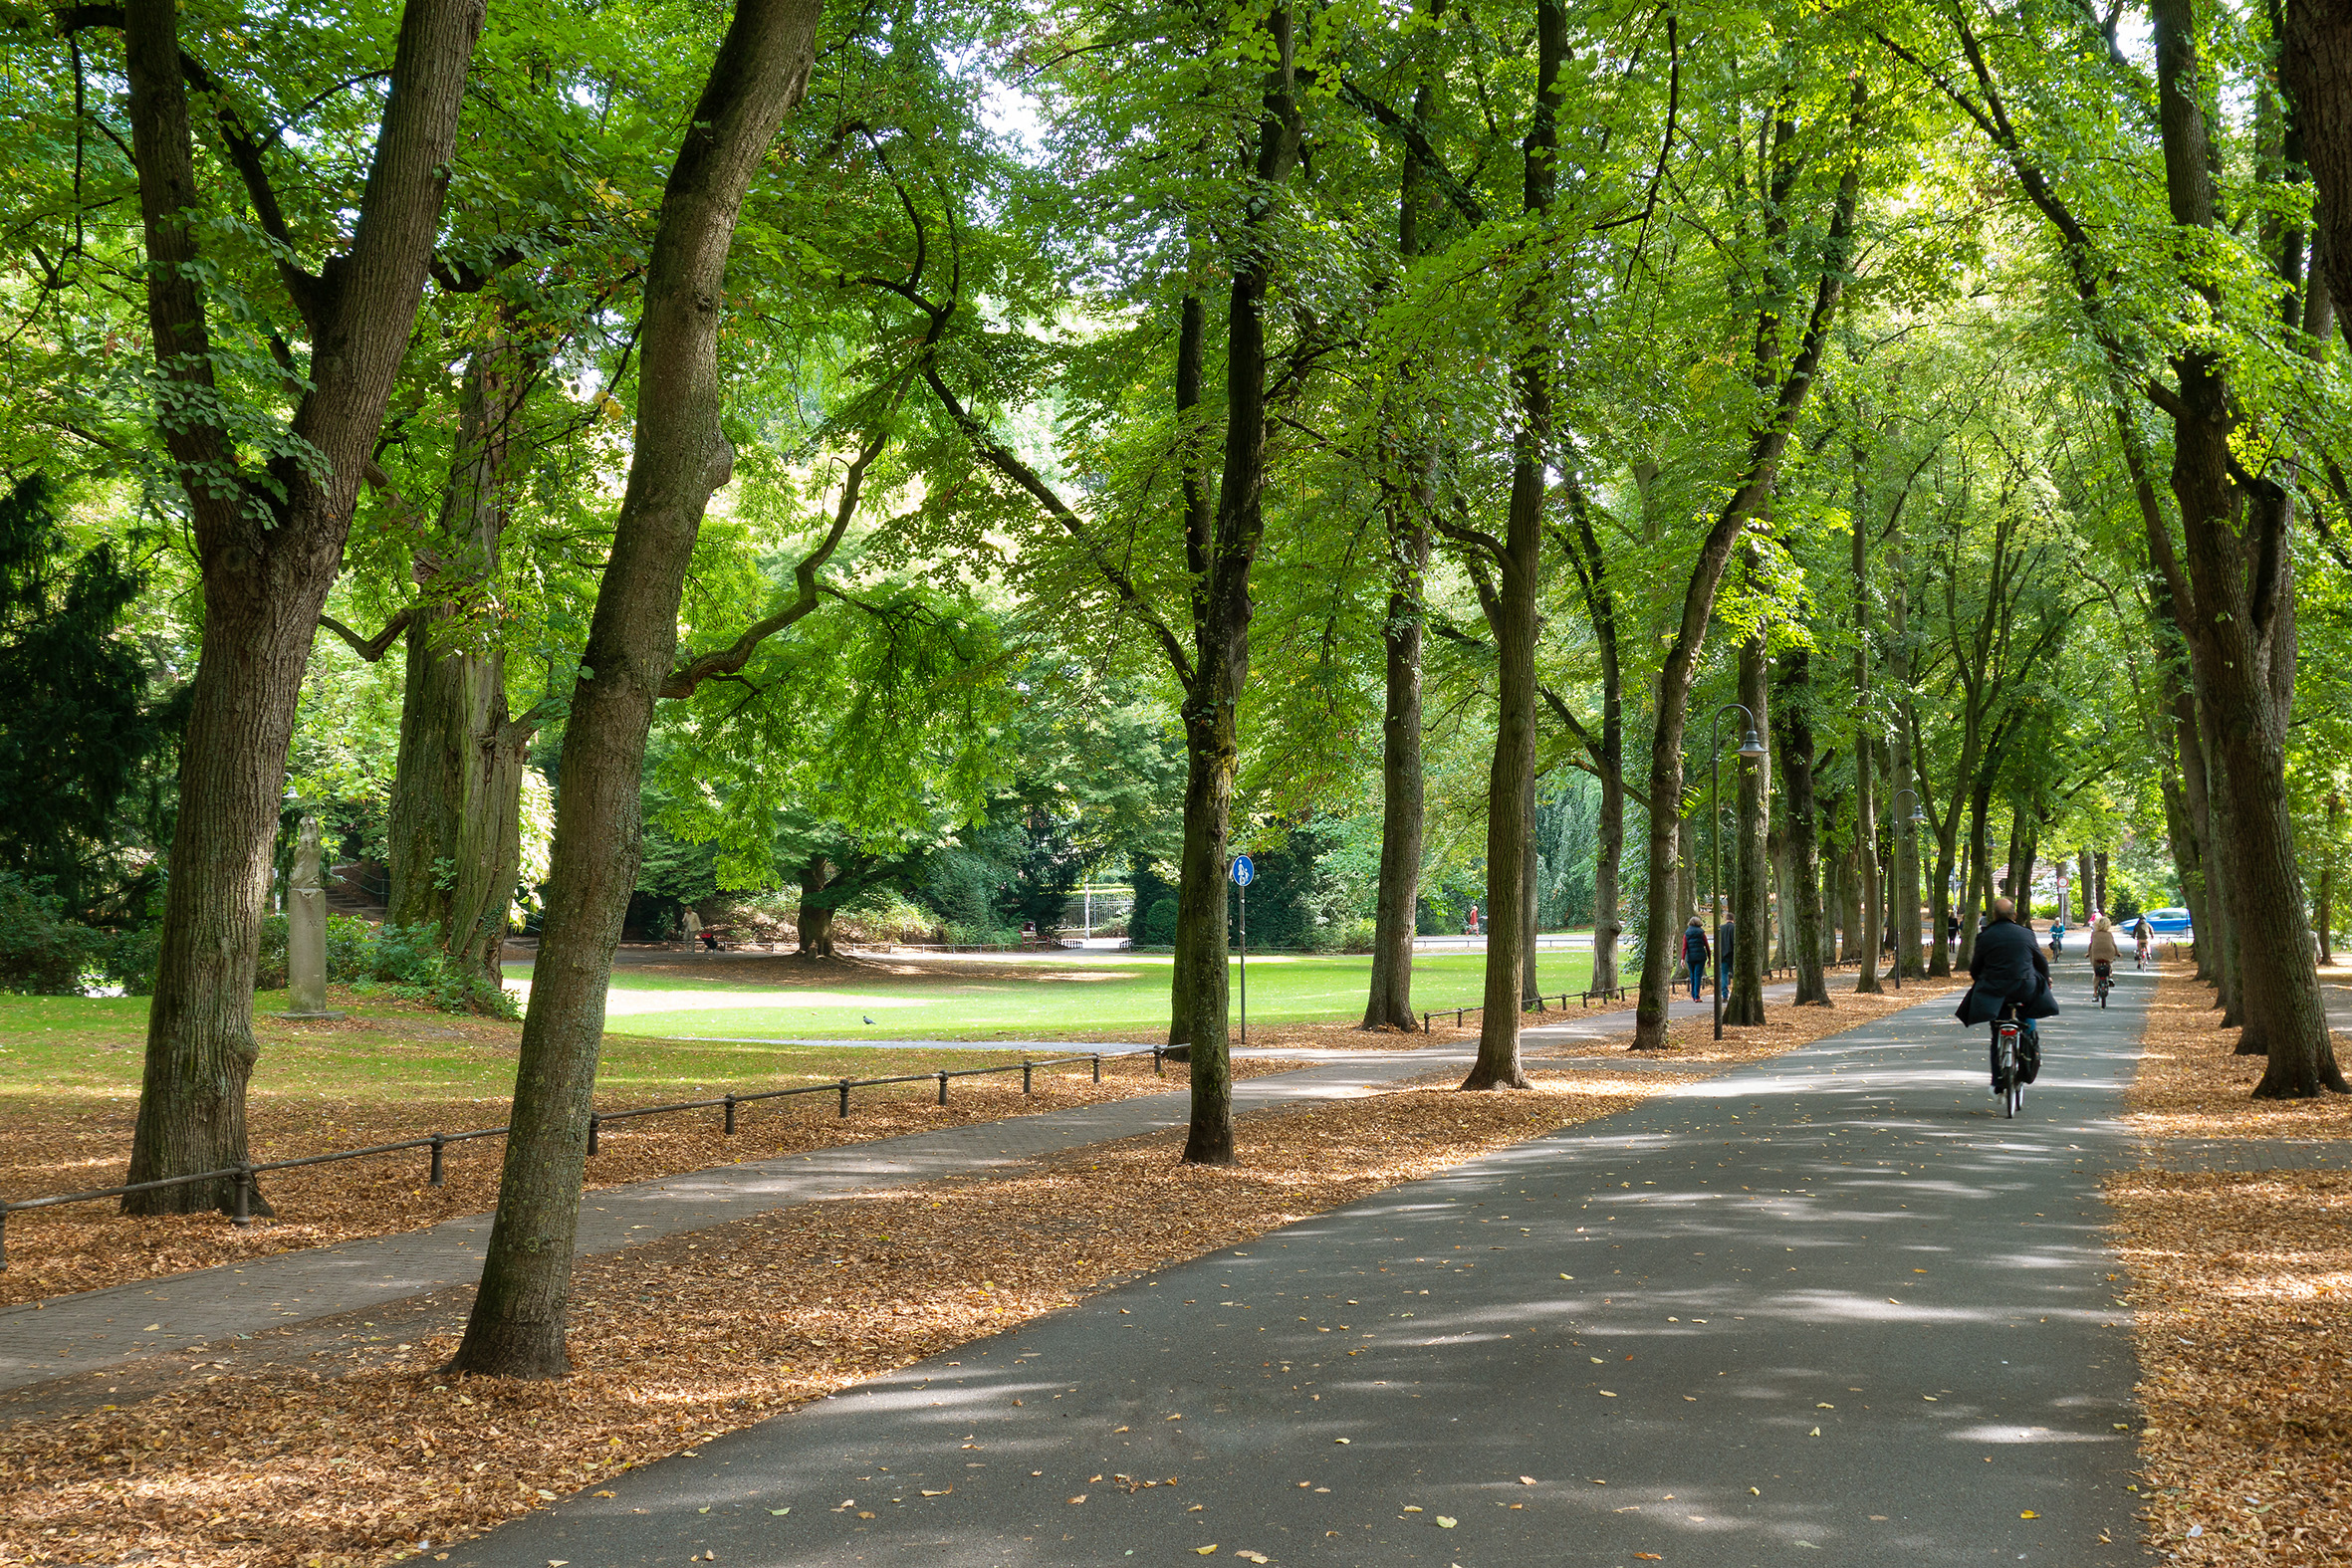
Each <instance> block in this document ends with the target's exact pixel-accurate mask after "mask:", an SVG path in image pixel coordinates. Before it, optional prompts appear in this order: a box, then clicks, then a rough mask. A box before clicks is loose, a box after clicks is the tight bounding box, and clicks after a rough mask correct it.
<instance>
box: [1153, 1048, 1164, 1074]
mask: <svg viewBox="0 0 2352 1568" xmlns="http://www.w3.org/2000/svg"><path fill="white" fill-rule="evenodd" d="M1167 1070H1168V1069H1167V1068H1166V1067H1164V1066H1162V1065H1161V1063H1160V1047H1159V1046H1157V1045H1154V1046H1153V1047H1152V1048H1151V1075H1152V1076H1153V1077H1155V1078H1157V1077H1160V1076H1163V1075H1164V1074H1165V1073H1166V1072H1167Z"/></svg>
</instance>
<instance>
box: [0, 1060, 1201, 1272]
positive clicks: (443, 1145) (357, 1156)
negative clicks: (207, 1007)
mask: <svg viewBox="0 0 2352 1568" xmlns="http://www.w3.org/2000/svg"><path fill="white" fill-rule="evenodd" d="M1143 1054H1145V1052H1144V1051H1143V1050H1141V1049H1137V1050H1123V1051H1122V1050H1114V1051H1090V1052H1087V1053H1086V1054H1084V1055H1078V1056H1047V1057H1024V1058H1022V1059H1021V1060H1020V1061H1008V1062H999V1063H997V1064H996V1065H995V1066H990V1067H953V1068H941V1069H939V1070H937V1071H934V1072H904V1073H896V1074H893V1075H892V1076H890V1077H887V1078H842V1079H839V1080H837V1081H830V1082H825V1083H805V1084H802V1085H800V1086H798V1087H796V1088H790V1089H756V1090H753V1091H752V1092H750V1093H748V1094H732V1093H731V1094H722V1095H719V1096H716V1097H715V1098H712V1099H706V1100H678V1101H676V1102H674V1103H672V1104H668V1105H639V1106H632V1107H631V1108H629V1109H627V1110H619V1111H591V1112H589V1113H588V1153H589V1154H591V1155H593V1154H594V1153H595V1152H596V1146H597V1142H598V1136H599V1134H600V1133H601V1132H602V1130H603V1126H604V1124H605V1123H606V1122H620V1121H633V1120H635V1119H636V1118H638V1117H640V1116H667V1115H672V1114H674V1113H676V1112H680V1111H703V1110H720V1111H723V1112H724V1120H723V1121H722V1122H721V1124H720V1131H721V1132H722V1133H723V1134H724V1135H726V1136H728V1137H732V1136H734V1133H735V1125H736V1112H737V1111H738V1110H740V1109H741V1108H742V1107H744V1106H746V1105H753V1104H757V1103H758V1102H760V1101H762V1100H782V1099H789V1098H791V1097H792V1096H794V1095H796V1094H830V1095H834V1096H837V1097H838V1103H839V1110H838V1111H837V1113H836V1114H838V1115H841V1116H846V1115H848V1114H849V1091H850V1090H852V1089H873V1088H880V1087H882V1086H884V1085H887V1084H900V1083H931V1082H936V1083H937V1084H938V1085H939V1103H940V1104H942V1105H945V1104H946V1103H947V1085H948V1080H949V1079H951V1078H979V1077H985V1076H987V1075H988V1074H990V1073H998V1072H1018V1073H1020V1074H1021V1092H1022V1093H1024V1094H1034V1093H1036V1092H1037V1070H1038V1069H1039V1068H1040V1067H1066V1066H1068V1065H1070V1064H1071V1063H1072V1062H1090V1063H1091V1064H1092V1065H1093V1068H1094V1081H1095V1082H1096V1083H1100V1082H1101V1081H1102V1059H1103V1058H1104V1057H1105V1056H1109V1057H1112V1058H1114V1059H1115V1058H1117V1057H1120V1056H1141V1055H1143ZM1149 1054H1150V1056H1151V1070H1152V1071H1153V1072H1154V1073H1160V1074H1165V1073H1166V1071H1167V1047H1166V1046H1164V1045H1154V1046H1152V1047H1150V1052H1149ZM509 1130H510V1128H509V1127H477V1128H475V1129H473V1130H472V1131H470V1132H454V1133H442V1132H437V1133H428V1134H426V1135H425V1136H423V1137H421V1138H403V1139H401V1140H400V1141H399V1142H397V1143H378V1144H370V1145H368V1146H367V1147H366V1148H364V1149H342V1150H338V1151H337V1152H335V1153H333V1154H313V1155H305V1156H304V1157H303V1158H301V1159H299V1160H263V1161H255V1162H251V1163H248V1164H245V1165H232V1166H224V1167H223V1168H221V1169H220V1170H217V1171H198V1172H196V1173H195V1174H193V1175H190V1176H166V1177H163V1178H161V1179H159V1180H156V1181H152V1182H126V1183H124V1184H123V1185H121V1186H119V1187H101V1188H97V1189H95V1190H93V1191H91V1192H87V1193H58V1194H56V1195H54V1196H52V1197H48V1198H24V1199H19V1200H17V1201H16V1202H14V1203H0V1269H6V1268H7V1267H8V1217H9V1216H10V1215H12V1214H19V1213H22V1212H23V1211H25V1210H28V1209H55V1208H57V1207H59V1206H60V1205H63V1204H87V1203H97V1202H100V1201H102V1200H105V1199H109V1198H121V1197H124V1196H126V1195H128V1194H131V1193H148V1192H154V1191H156V1190H158V1189H160V1188H165V1187H186V1186H189V1185H191V1184H193V1183H196V1182H218V1181H224V1180H225V1181H228V1182H231V1183H233V1184H234V1185H233V1187H232V1190H231V1191H232V1197H231V1200H230V1205H231V1207H230V1211H229V1218H230V1220H231V1221H232V1222H233V1223H234V1224H237V1225H241V1226H242V1225H251V1224H252V1223H253V1195H254V1193H255V1191H256V1190H257V1184H258V1183H259V1181H260V1179H261V1178H262V1177H264V1176H267V1175H269V1174H270V1173H271V1172H273V1171H295V1170H300V1169H302V1168H303V1167H305V1166H312V1165H334V1164H336V1163H338V1162H340V1161H344V1160H367V1159H373V1158H374V1157H375V1156H377V1155H386V1154H404V1153H406V1152H408V1151H409V1150H412V1149H429V1150H430V1151H432V1158H431V1164H430V1167H429V1174H428V1175H427V1177H426V1182H427V1185H429V1186H433V1187H439V1186H440V1185H441V1174H442V1164H443V1156H444V1155H445V1153H446V1151H447V1150H448V1148H449V1146H450V1145H451V1144H457V1143H470V1142H472V1141H473V1140H475V1139H477V1138H503V1137H505V1136H506V1135H507V1133H508V1131H509Z"/></svg>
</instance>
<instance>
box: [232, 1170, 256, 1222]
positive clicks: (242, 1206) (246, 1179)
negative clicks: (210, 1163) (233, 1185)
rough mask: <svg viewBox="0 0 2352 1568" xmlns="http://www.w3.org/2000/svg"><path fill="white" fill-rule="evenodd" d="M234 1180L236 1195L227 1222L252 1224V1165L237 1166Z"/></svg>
mask: <svg viewBox="0 0 2352 1568" xmlns="http://www.w3.org/2000/svg"><path fill="white" fill-rule="evenodd" d="M236 1182H237V1196H236V1198H235V1200H234V1202H235V1205H236V1207H235V1209H234V1210H232V1211H231V1213H230V1215H229V1223H230V1224H231V1225H251V1224H253V1167H252V1166H250V1165H240V1166H238V1167H237V1177H236Z"/></svg>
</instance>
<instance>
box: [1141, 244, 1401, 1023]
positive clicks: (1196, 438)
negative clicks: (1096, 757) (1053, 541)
mask: <svg viewBox="0 0 2352 1568" xmlns="http://www.w3.org/2000/svg"><path fill="white" fill-rule="evenodd" d="M1196 266H1197V257H1196ZM1188 281H1189V280H1188ZM1208 336H1209V313H1208V308H1207V306H1206V304H1205V303H1204V302H1203V301H1202V299H1201V296H1200V294H1199V293H1198V292H1197V290H1194V289H1187V290H1186V292H1185V295H1184V298H1183V300H1182V301H1181V302H1180V303H1179V304H1178V306H1177V326H1176V441H1177V464H1178V467H1179V468H1180V469H1181V470H1182V472H1183V475H1184V564H1185V570H1186V571H1187V572H1188V573H1189V574H1190V575H1191V578H1192V595H1191V596H1192V623H1193V640H1194V647H1195V649H1196V650H1197V649H1198V648H1199V646H1200V645H1201V638H1202V635H1203V627H1204V625H1205V623H1206V617H1207V615H1208V613H1209V581H1210V569H1209V562H1210V560H1211V557H1212V556H1213V554H1214V552H1215V550H1216V537H1215V536H1216V530H1217V504H1216V501H1215V499H1214V498H1213V496H1212V494H1211V489H1212V487H1211V486H1210V484H1209V478H1208V474H1207V472H1206V464H1207V460H1206V457H1205V456H1204V454H1205V452H1206V450H1207V444H1208V443H1207V436H1208V431H1207V429H1206V427H1205V425H1204V423H1203V421H1202V419H1201V416H1200V413H1199V409H1200V405H1201V385H1202V379H1203V375H1204V369H1203V366H1204V364H1205V362H1206V360H1207V356H1208ZM1177 673H1178V677H1179V679H1185V678H1186V675H1187V672H1186V671H1184V670H1181V669H1180V670H1179V671H1178V672H1177ZM1191 673H1192V674H1194V675H1197V673H1198V671H1197V666H1196V667H1195V668H1194V670H1193V671H1192V672H1191ZM1188 684H1189V682H1188ZM1216 767H1217V738H1216V735H1215V732H1214V727H1213V726H1205V725H1199V724H1196V723H1195V722H1194V720H1193V718H1192V716H1191V714H1190V712H1189V710H1188V712H1187V714H1186V717H1185V721H1184V846H1183V848H1182V849H1181V850H1180V851H1179V853H1178V857H1177V867H1178V870H1177V879H1176V908H1177V918H1176V930H1175V933H1174V942H1173V944H1172V946H1173V948H1174V952H1173V954H1172V955H1171V957H1170V961H1169V965H1168V1043H1169V1044H1170V1045H1172V1046H1176V1047H1179V1049H1177V1050H1176V1051H1175V1052H1174V1053H1173V1054H1174V1056H1175V1058H1176V1059H1178V1060H1182V1061H1189V1060H1191V1057H1192V1052H1191V1050H1190V1048H1189V1047H1190V1044H1191V1040H1192V1028H1193V1009H1194V1007H1195V1006H1196V1004H1197V1003H1198V1001H1199V996H1198V993H1197V990H1196V988H1195V986H1194V982H1193V977H1194V975H1195V972H1196V970H1197V968H1198V966H1197V965H1196V964H1194V963H1192V962H1190V955H1189V952H1188V950H1189V948H1190V945H1191V943H1192V942H1193V940H1194V939H1195V938H1196V937H1197V936H1198V934H1199V927H1198V923H1197V921H1196V923H1195V924H1193V925H1187V924H1186V923H1185V920H1184V916H1183V910H1184V908H1185V903H1184V878H1185V876H1186V875H1187V874H1188V873H1187V872H1186V871H1185V870H1184V868H1185V867H1188V866H1190V865H1192V864H1193V862H1194V860H1195V859H1196V857H1202V856H1206V857H1208V858H1210V859H1215V858H1218V857H1219V856H1221V855H1222V853H1223V851H1222V850H1218V849H1214V848H1212V847H1209V846H1206V845H1204V844H1196V843H1194V842H1193V839H1194V835H1195V834H1196V833H1199V834H1206V833H1207V832H1208V830H1209V829H1208V825H1207V824H1208V817H1207V816H1206V815H1205V814H1201V813H1206V812H1208V811H1211V810H1212V809H1216V807H1215V803H1214V796H1215V793H1216V782H1215V780H1214V778H1213V777H1212V775H1213V773H1214V771H1215V769H1216ZM1231 787H1232V785H1231V781H1230V779H1229V780H1228V783H1227V793H1228V797H1229V798H1230V794H1231ZM1227 809H1230V805H1229V806H1228V807H1227ZM1222 819H1223V818H1220V820H1222ZM1383 852H1384V853H1385V846H1383ZM1204 863H1205V861H1204ZM1216 884H1217V888H1218V892H1219V896H1220V897H1222V896H1223V890H1224V886H1225V867H1224V866H1223V865H1222V864H1219V865H1218V867H1217V870H1216ZM1217 951H1218V953H1219V954H1220V955H1221V956H1222V955H1223V953H1224V952H1225V920H1224V917H1223V915H1222V913H1221V914H1220V915H1219V917H1218V920H1217ZM1375 951H1377V949H1376V948H1375Z"/></svg>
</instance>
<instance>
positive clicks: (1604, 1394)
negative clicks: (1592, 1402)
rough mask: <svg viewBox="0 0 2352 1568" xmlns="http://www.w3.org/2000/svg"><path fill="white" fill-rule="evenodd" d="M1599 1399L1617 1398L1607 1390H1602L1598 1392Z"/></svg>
mask: <svg viewBox="0 0 2352 1568" xmlns="http://www.w3.org/2000/svg"><path fill="white" fill-rule="evenodd" d="M1600 1397H1601V1398H1602V1399H1615V1398H1616V1397H1617V1396H1616V1395H1614V1394H1612V1393H1610V1392H1609V1391H1608V1390H1607V1389H1602V1390H1601V1391H1600Z"/></svg>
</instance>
